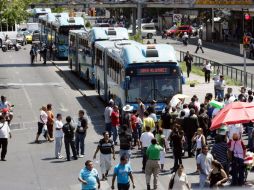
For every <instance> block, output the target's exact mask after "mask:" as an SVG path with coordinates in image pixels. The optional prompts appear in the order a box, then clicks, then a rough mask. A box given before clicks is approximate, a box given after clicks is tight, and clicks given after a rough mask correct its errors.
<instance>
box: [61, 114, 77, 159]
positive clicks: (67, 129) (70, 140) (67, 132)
mask: <svg viewBox="0 0 254 190" xmlns="http://www.w3.org/2000/svg"><path fill="white" fill-rule="evenodd" d="M71 120H72V119H71V117H70V116H67V117H66V123H65V124H64V125H63V133H64V145H65V151H66V159H67V161H70V160H71V158H70V147H71V150H72V154H73V158H74V160H77V159H78V157H77V153H76V147H75V141H74V131H75V127H74V126H73V125H72V124H71Z"/></svg>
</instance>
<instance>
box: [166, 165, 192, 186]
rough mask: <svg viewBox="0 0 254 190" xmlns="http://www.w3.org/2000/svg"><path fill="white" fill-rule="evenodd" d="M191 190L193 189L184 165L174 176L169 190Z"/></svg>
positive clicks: (180, 166) (179, 167)
mask: <svg viewBox="0 0 254 190" xmlns="http://www.w3.org/2000/svg"><path fill="white" fill-rule="evenodd" d="M171 189H175V190H190V189H191V187H190V185H189V182H188V178H187V175H186V173H185V172H184V167H183V165H182V164H180V165H179V166H178V169H177V171H176V172H175V173H174V174H172V176H171V179H170V183H169V187H168V190H171Z"/></svg>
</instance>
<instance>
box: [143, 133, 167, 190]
mask: <svg viewBox="0 0 254 190" xmlns="http://www.w3.org/2000/svg"><path fill="white" fill-rule="evenodd" d="M151 143H152V144H151V145H150V146H149V147H148V148H147V150H146V155H147V158H148V160H147V163H146V168H145V175H146V184H147V190H150V189H151V187H150V181H151V176H152V175H153V177H154V179H153V187H154V188H153V189H157V181H158V174H159V171H160V162H159V161H160V151H162V150H163V147H161V146H160V145H158V144H157V140H156V139H155V138H154V139H152V141H151Z"/></svg>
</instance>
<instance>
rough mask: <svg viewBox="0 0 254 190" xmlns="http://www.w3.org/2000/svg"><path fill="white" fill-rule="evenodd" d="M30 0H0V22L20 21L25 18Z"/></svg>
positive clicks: (11, 22) (12, 22)
mask: <svg viewBox="0 0 254 190" xmlns="http://www.w3.org/2000/svg"><path fill="white" fill-rule="evenodd" d="M30 3H31V0H12V1H9V0H0V22H7V23H10V24H14V23H20V22H22V21H24V20H26V19H27V17H28V16H29V13H28V12H27V11H26V10H27V8H28V5H29V4H30Z"/></svg>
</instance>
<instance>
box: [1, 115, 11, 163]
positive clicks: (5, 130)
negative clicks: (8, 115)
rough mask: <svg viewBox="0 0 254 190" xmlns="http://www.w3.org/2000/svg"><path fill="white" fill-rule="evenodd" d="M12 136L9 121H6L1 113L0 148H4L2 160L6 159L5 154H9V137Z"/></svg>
mask: <svg viewBox="0 0 254 190" xmlns="http://www.w3.org/2000/svg"><path fill="white" fill-rule="evenodd" d="M11 137H12V136H11V130H10V127H9V125H8V122H7V121H5V119H4V117H3V116H2V115H0V148H2V151H1V161H6V159H5V156H6V154H7V147H8V138H11Z"/></svg>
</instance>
